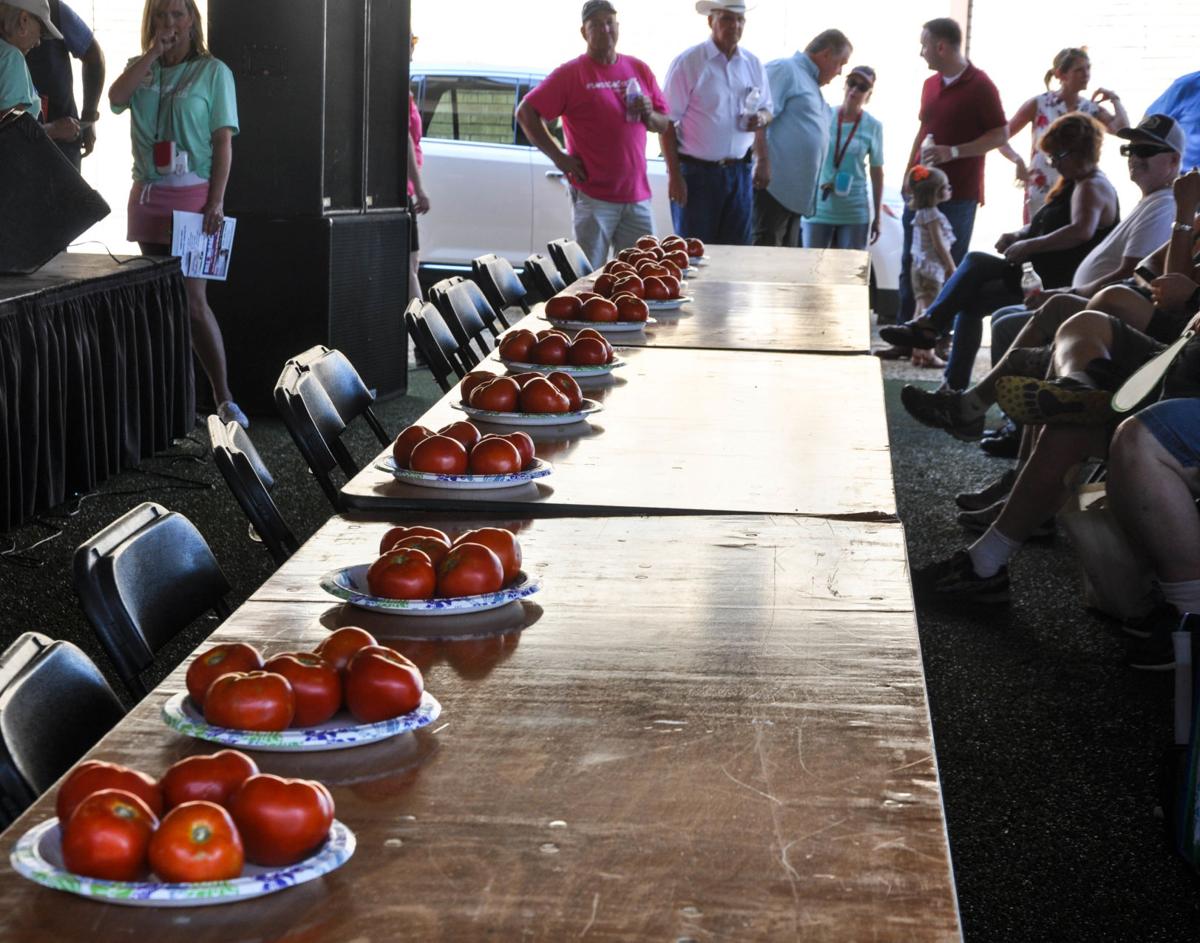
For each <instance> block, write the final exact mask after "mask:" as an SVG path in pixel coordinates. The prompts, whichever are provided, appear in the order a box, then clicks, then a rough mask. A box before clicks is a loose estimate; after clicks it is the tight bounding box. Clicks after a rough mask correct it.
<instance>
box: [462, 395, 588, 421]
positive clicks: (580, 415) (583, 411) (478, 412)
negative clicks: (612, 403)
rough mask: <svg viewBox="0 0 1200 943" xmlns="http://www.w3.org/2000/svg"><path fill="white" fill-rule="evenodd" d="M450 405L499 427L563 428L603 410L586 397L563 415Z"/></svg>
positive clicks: (463, 404) (473, 417) (474, 417)
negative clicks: (577, 407) (499, 410)
mask: <svg viewBox="0 0 1200 943" xmlns="http://www.w3.org/2000/svg"><path fill="white" fill-rule="evenodd" d="M450 405H451V406H452V407H453V408H454V409H460V410H462V411H463V412H464V413H466V414H467V415H468V416H470V417H471V418H472V419H476V420H478V421H479V422H490V423H495V424H496V425H501V426H563V425H567V424H568V423H572V422H583V420H585V419H587V417H588V416H590V415H592V413H598V412H600V411H601V410H602V409H604V407H603V406H602V405H600V404H599V403H597V402H596V401H595V400H594V399H587V398H586V397H585V398H584V399H583V400H582V402H581V403H580V408H579V409H576V410H571V411H570V412H565V413H523V412H497V411H495V410H491V409H478V408H477V407H475V406H471V405H469V404H467V403H451V404H450Z"/></svg>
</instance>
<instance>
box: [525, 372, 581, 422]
mask: <svg viewBox="0 0 1200 943" xmlns="http://www.w3.org/2000/svg"><path fill="white" fill-rule="evenodd" d="M570 410H571V401H570V400H569V399H568V398H567V397H566V395H565V394H564V393H563V392H562V391H560V390H559V389H558V388H557V387H555V385H554V384H553V383H551V382H550V381H549V380H547V379H546V378H545V377H538V378H537V379H536V380H530V381H529V382H528V383H526V384H525V387H524V389H522V390H521V411H522V412H526V413H566V412H570Z"/></svg>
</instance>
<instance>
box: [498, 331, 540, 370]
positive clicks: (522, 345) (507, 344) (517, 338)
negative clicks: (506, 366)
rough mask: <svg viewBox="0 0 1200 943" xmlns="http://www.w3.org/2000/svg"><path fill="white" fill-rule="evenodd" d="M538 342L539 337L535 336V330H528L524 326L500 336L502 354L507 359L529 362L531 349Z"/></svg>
mask: <svg viewBox="0 0 1200 943" xmlns="http://www.w3.org/2000/svg"><path fill="white" fill-rule="evenodd" d="M536 342H537V338H535V337H534V336H533V331H527V330H525V329H524V328H521V329H520V330H516V331H509V332H508V333H507V334H505V335H504V336H503V337H502V338H500V356H501V357H503V358H504V359H505V360H516V361H518V362H520V363H529V351H530V349H531V348H532V347H533V345H534V344H535V343H536Z"/></svg>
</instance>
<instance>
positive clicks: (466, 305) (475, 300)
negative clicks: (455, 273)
mask: <svg viewBox="0 0 1200 943" xmlns="http://www.w3.org/2000/svg"><path fill="white" fill-rule="evenodd" d="M435 287H436V286H435ZM430 297H431V298H433V300H434V303H435V304H436V305H437V309H438V311H439V312H441V315H442V318H443V319H444V320H445V322H446V324H448V325H449V327H450V330H451V331H453V332H454V336H455V337H456V338H457V339H458V341H459V347H460V349H465V350H468V351H470V352H471V354H472V355H474V357H475V358H476V361H475V362H476V363H478V362H479V361H481V360H483V359H484V358H485V357H486V356H487V355H488V354H489V353H491V351H492V348H493V347H494V346H495V343H496V338H497V337H499V336H500V330H499V328H497V327H496V326H495V325H496V323H497V318H496V312H495V311H494V310H493V309H492V306H491V305H490V304H488V301H487V299H486V298H485V297H483V292H481V291H480V290H479V286H478V285H476V284H475V283H474V282H472V281H469V280H467V279H460V280H458V281H457V282H455V283H454V284H453V285H450V286H448V287H446V288H444V289H443V290H442V291H439V292H434V291H432V290H431V291H430Z"/></svg>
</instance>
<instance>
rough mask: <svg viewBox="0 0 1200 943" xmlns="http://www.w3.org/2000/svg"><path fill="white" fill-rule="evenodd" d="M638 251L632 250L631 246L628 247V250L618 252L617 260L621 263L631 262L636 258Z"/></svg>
mask: <svg viewBox="0 0 1200 943" xmlns="http://www.w3.org/2000/svg"><path fill="white" fill-rule="evenodd" d="M639 251H640V250H638V249H636V248H634V247H633V246H630V247H629V248H627V249H622V250H621V251H620V252H618V253H617V259H618V260H619V261H621V262H629V261H632V260H633V259H634V258H636V257H637V255H638V254H639Z"/></svg>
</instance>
